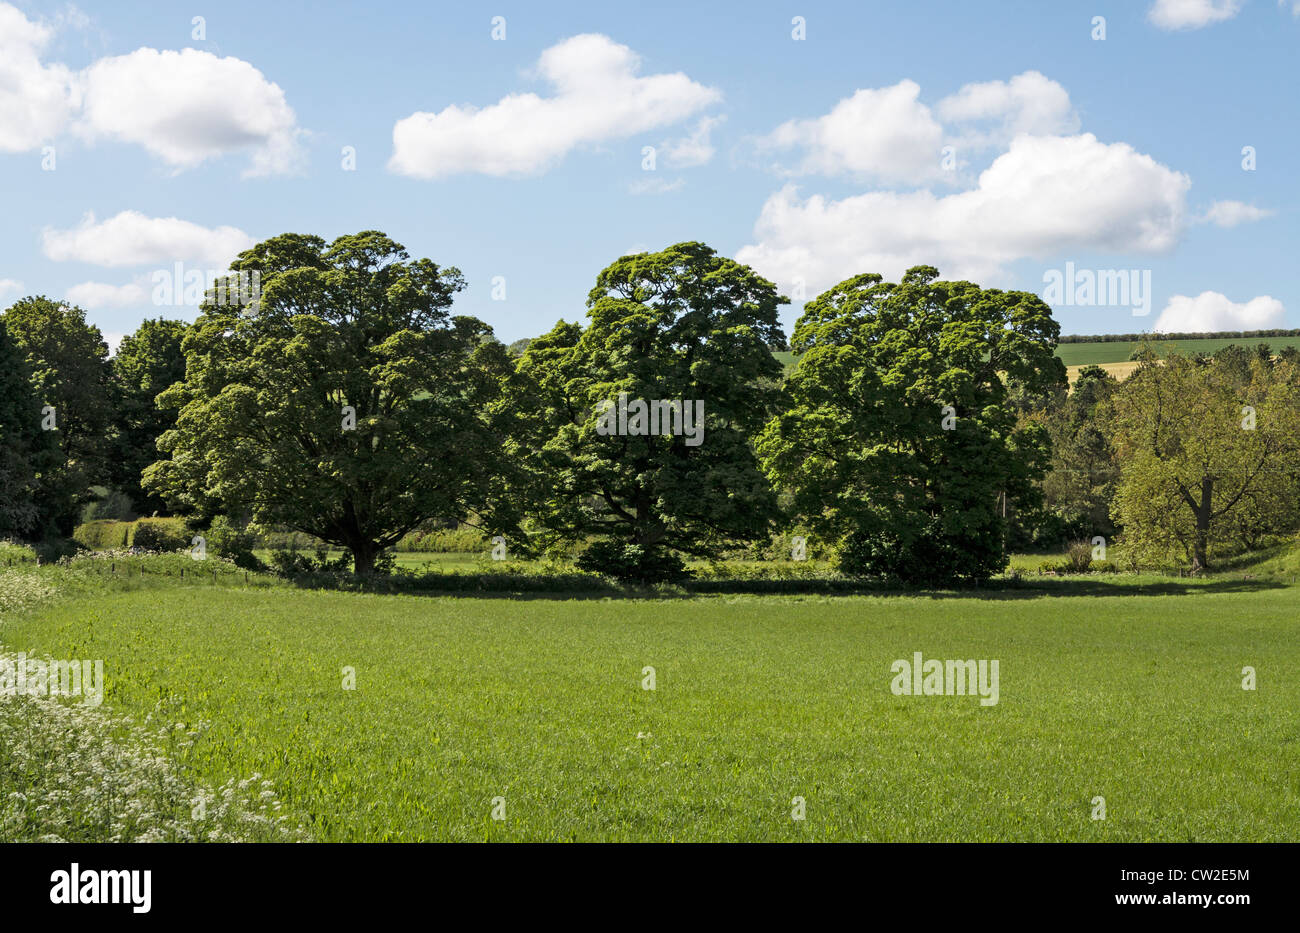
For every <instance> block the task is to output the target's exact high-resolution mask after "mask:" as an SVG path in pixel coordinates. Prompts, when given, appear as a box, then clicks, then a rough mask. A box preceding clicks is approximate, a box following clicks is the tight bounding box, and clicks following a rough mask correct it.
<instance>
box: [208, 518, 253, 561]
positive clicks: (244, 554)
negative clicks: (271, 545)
mask: <svg viewBox="0 0 1300 933" xmlns="http://www.w3.org/2000/svg"><path fill="white" fill-rule="evenodd" d="M205 538H206V539H207V542H208V547H209V548H210V549H211V550H212V552H213V553H214V554H215V555H216V556H218V557H224V558H226V559H227V560H230V561H233V562H234V564H235V566H237V567H242V568H243V569H244V570H261V569H263V568H262V562H261V561H260V560H258V559H257V555H255V554H254V553H253V549H254V548H256V547H257V544H258V537H257V535H255V534H253V532H251V531H249V530H248V529H247V528H246V527H240V526H239V525H236V524H235V523H234V522H232V521H231V520H230V519H229V518H227V517H226V516H224V515H218V516H217V517H216V518H214V519H213V520H212V524H211V525H210V526H209V527H208V530H207V532H206V533H205Z"/></svg>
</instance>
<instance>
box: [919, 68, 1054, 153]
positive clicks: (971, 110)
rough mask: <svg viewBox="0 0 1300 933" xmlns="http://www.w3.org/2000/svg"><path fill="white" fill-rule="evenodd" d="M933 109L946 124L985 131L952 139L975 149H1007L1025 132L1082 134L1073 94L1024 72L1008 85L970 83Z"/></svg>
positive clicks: (1047, 80)
mask: <svg viewBox="0 0 1300 933" xmlns="http://www.w3.org/2000/svg"><path fill="white" fill-rule="evenodd" d="M935 109H936V112H937V113H938V114H939V117H940V119H942V120H943V121H944V122H945V123H976V124H983V125H984V126H985V127H987V129H982V130H978V129H971V130H967V131H963V132H962V133H961V134H960V135H959V136H958V137H957V139H955V140H954V141H955V142H958V143H960V144H964V145H970V146H974V147H986V146H994V145H1006V144H1007V143H1009V142H1010V141H1011V140H1012V139H1014V138H1015V137H1016V136H1019V135H1021V134H1022V133H1028V134H1030V135H1033V136H1056V135H1061V134H1070V133H1077V132H1078V131H1079V115H1078V114H1077V113H1076V112H1075V110H1074V107H1073V105H1072V104H1071V103H1070V95H1069V94H1068V93H1067V92H1066V90H1065V88H1063V87H1061V85H1059V84H1057V83H1056V82H1055V81H1053V80H1051V79H1050V78H1048V77H1046V76H1044V75H1043V74H1040V73H1039V72H1037V71H1026V72H1024V73H1023V74H1018V75H1016V76H1015V77H1014V78H1012V79H1011V80H1010V81H984V82H981V83H976V84H967V85H965V86H964V87H962V89H961V90H959V91H958V92H957V93H956V94H952V95H950V96H948V97H945V98H944V99H943V100H941V101H939V103H938V105H937V106H936V108H935Z"/></svg>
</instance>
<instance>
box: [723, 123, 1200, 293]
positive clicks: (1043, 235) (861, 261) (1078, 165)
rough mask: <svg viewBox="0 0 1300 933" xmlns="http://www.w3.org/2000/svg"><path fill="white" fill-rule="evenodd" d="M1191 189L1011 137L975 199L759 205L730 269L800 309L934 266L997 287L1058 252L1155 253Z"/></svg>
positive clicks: (912, 195) (1132, 165)
mask: <svg viewBox="0 0 1300 933" xmlns="http://www.w3.org/2000/svg"><path fill="white" fill-rule="evenodd" d="M1190 185H1191V180H1190V179H1189V178H1188V177H1187V176H1186V175H1184V174H1182V173H1180V172H1176V171H1173V170H1171V169H1169V168H1167V167H1165V166H1163V165H1161V164H1160V163H1158V162H1156V161H1155V160H1154V159H1152V158H1151V157H1150V156H1148V155H1144V154H1142V153H1139V152H1137V151H1135V150H1134V149H1133V148H1132V147H1131V146H1128V145H1127V144H1125V143H1109V144H1108V143H1103V142H1100V141H1099V140H1098V139H1097V138H1096V137H1095V136H1093V135H1092V134H1090V133H1087V134H1083V135H1080V136H1018V137H1016V139H1014V140H1013V141H1012V142H1011V144H1010V146H1009V148H1008V149H1007V151H1006V152H1005V153H1003V154H1001V155H1000V156H998V157H997V158H996V159H995V160H994V161H993V163H992V164H991V165H990V166H989V167H988V168H987V169H985V170H984V172H983V173H981V174H980V176H979V179H978V182H977V184H976V185H975V187H973V188H971V189H969V190H966V191H962V192H958V193H954V194H950V195H946V196H943V197H939V196H936V195H935V194H933V193H932V192H930V191H928V190H920V191H911V192H897V191H870V192H867V193H864V194H859V195H854V196H850V197H846V198H843V199H841V200H832V199H827V198H824V197H822V196H820V195H814V196H811V197H808V198H806V199H804V198H801V197H800V196H799V194H798V191H797V189H796V188H794V187H793V186H792V185H787V186H786V187H784V188H782V189H781V190H780V191H778V192H776V193H775V194H773V195H772V196H771V197H769V198H768V200H767V202H766V203H765V204H764V205H763V209H762V212H761V213H760V215H759V218H758V221H757V223H756V224H755V228H754V233H755V237H756V239H757V242H756V243H754V244H752V245H748V246H745V247H743V248H742V249H741V250H740V251H739V252H738V253H737V254H736V258H737V259H739V260H740V261H741V262H745V263H748V264H750V265H752V266H754V267H755V268H756V269H757V270H758V271H759V272H761V273H762V274H764V275H765V276H767V277H768V278H771V279H773V280H774V281H776V282H778V283H780V284H782V285H783V286H784V287H791V285H792V283H797V282H800V281H802V282H803V283H804V284H805V287H806V290H807V294H808V296H809V297H811V296H812V295H815V294H817V293H818V292H819V291H821V290H822V289H824V288H827V287H829V286H831V285H833V284H835V283H836V282H838V281H840V280H842V279H844V278H846V277H847V276H849V275H852V274H855V273H859V272H879V273H881V274H883V275H885V276H886V277H887V278H892V279H895V280H896V279H897V277H898V276H900V275H901V274H902V273H903V272H904V271H905V270H906V269H907V268H908V267H910V266H913V265H917V264H920V263H926V264H932V265H935V266H937V267H938V268H939V270H940V272H941V273H943V274H944V276H945V277H948V278H969V279H972V280H975V281H988V280H990V279H996V278H998V277H999V276H1001V275H1002V274H1003V273H1004V269H1005V266H1006V265H1007V264H1009V263H1011V262H1014V261H1015V260H1018V259H1022V258H1028V257H1043V256H1047V255H1051V254H1059V253H1060V252H1061V251H1063V250H1079V251H1082V250H1104V251H1114V252H1141V253H1157V252H1162V251H1165V250H1168V249H1169V248H1171V247H1172V246H1173V245H1174V244H1175V243H1176V242H1177V240H1178V238H1179V236H1180V235H1181V232H1182V230H1183V227H1184V226H1185V223H1186V217H1185V210H1186V207H1185V201H1186V192H1187V189H1188V188H1189V187H1190Z"/></svg>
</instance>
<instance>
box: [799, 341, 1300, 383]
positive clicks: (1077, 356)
mask: <svg viewBox="0 0 1300 933" xmlns="http://www.w3.org/2000/svg"><path fill="white" fill-rule="evenodd" d="M1259 343H1266V344H1268V345H1269V346H1270V347H1272V348H1273V350H1274V352H1276V351H1278V350H1280V349H1282V348H1283V347H1297V346H1300V337H1252V338H1243V339H1240V340H1232V339H1227V338H1224V339H1201V340H1174V341H1159V340H1157V341H1156V347H1157V349H1158V350H1160V352H1162V353H1163V352H1164V351H1165V348H1166V347H1173V348H1174V349H1176V350H1177V351H1178V352H1179V353H1186V354H1191V353H1213V352H1214V351H1215V350H1220V349H1222V348H1223V347H1226V346H1228V345H1230V344H1237V345H1239V346H1254V345H1256V344H1259ZM1139 346H1140V344H1138V343H1122V342H1118V341H1116V342H1109V343H1108V342H1102V341H1099V342H1096V343H1063V344H1061V345H1060V346H1058V347H1057V348H1056V355H1057V356H1059V357H1060V358H1061V360H1062V362H1064V363H1065V365H1066V368H1067V369H1068V370H1069V372H1070V379H1071V381H1073V380H1074V379H1075V377H1076V376H1077V375H1078V370H1079V369H1081V368H1082V367H1084V366H1089V365H1097V366H1101V367H1102V368H1103V369H1106V370H1107V371H1108V372H1110V373H1111V374H1112V375H1114V376H1116V377H1117V378H1120V379H1122V378H1124V377H1126V376H1128V374H1129V373H1130V372H1132V370H1133V368H1134V367H1133V366H1132V365H1131V364H1130V363H1129V357H1130V356H1132V355H1133V351H1134V350H1136V349H1137V348H1138V347H1139ZM773 355H774V356H775V357H776V358H777V359H778V360H780V361H781V363H782V364H783V365H784V366H785V368H786V371H787V372H788V371H789V370H790V369H792V368H793V367H794V362H795V357H794V354H793V353H790V352H788V351H786V352H778V353H775V354H773Z"/></svg>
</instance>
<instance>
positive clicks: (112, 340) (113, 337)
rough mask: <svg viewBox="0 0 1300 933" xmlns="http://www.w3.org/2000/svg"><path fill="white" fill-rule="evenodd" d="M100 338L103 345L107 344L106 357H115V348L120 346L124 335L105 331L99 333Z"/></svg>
mask: <svg viewBox="0 0 1300 933" xmlns="http://www.w3.org/2000/svg"><path fill="white" fill-rule="evenodd" d="M100 336H101V337H103V338H104V343H106V344H108V355H109V356H116V355H117V348H118V347H120V346H121V345H122V338H123V337H125V336H126V334H119V333H118V332H117V331H113V330H105V331H100Z"/></svg>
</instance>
